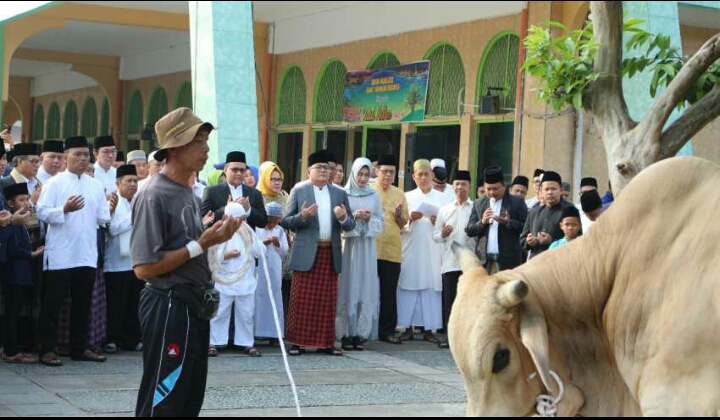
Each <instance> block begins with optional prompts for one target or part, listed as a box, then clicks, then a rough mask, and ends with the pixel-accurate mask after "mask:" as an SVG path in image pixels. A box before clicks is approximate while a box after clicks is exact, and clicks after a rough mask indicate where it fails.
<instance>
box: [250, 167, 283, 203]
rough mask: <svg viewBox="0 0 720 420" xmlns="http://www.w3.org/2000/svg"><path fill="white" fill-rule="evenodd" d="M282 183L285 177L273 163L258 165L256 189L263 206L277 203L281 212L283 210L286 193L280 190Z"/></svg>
mask: <svg viewBox="0 0 720 420" xmlns="http://www.w3.org/2000/svg"><path fill="white" fill-rule="evenodd" d="M283 182H285V175H284V174H283V172H282V170H281V169H280V167H279V166H277V165H276V164H275V163H274V162H265V163H263V164H262V165H260V183H259V184H258V186H257V189H258V190H260V192H261V193H262V195H263V200H264V201H265V205H267V204H268V203H278V204H280V205H281V206H282V208H283V210H284V209H285V204H286V203H287V200H288V193H286V192H285V191H283V189H282V187H283Z"/></svg>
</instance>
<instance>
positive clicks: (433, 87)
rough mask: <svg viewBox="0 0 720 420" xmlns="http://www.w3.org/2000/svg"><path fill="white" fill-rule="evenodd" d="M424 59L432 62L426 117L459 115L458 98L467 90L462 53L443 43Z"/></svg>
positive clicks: (429, 52) (437, 45) (432, 49)
mask: <svg viewBox="0 0 720 420" xmlns="http://www.w3.org/2000/svg"><path fill="white" fill-rule="evenodd" d="M424 59H425V60H430V80H429V81H428V92H427V105H426V108H425V115H426V116H428V117H433V116H435V117H439V116H448V115H458V97H459V95H460V92H461V91H463V90H464V89H465V66H464V65H463V61H462V57H461V56H460V53H459V52H458V50H457V49H456V48H455V47H454V46H452V45H451V44H449V43H447V42H441V43H438V44H436V45H434V46H433V47H432V48H431V49H430V50H429V51H428V53H427V54H425V57H424ZM460 100H463V101H464V98H460Z"/></svg>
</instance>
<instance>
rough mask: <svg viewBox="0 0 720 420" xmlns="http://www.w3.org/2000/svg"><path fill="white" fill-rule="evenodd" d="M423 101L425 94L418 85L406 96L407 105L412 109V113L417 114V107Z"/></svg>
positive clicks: (413, 86)
mask: <svg viewBox="0 0 720 420" xmlns="http://www.w3.org/2000/svg"><path fill="white" fill-rule="evenodd" d="M422 101H423V94H422V92H421V91H420V88H419V87H418V86H417V85H412V86H411V87H410V90H409V91H408V93H407V96H405V105H407V106H408V108H410V113H411V114H412V113H413V112H415V107H416V106H418V105H419V104H420V103H421V102H422Z"/></svg>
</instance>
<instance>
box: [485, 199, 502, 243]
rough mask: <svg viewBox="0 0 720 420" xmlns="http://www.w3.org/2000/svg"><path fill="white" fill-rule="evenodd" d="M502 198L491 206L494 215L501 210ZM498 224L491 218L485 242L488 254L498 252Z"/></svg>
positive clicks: (498, 213)
mask: <svg viewBox="0 0 720 420" xmlns="http://www.w3.org/2000/svg"><path fill="white" fill-rule="evenodd" d="M502 202H503V201H502V200H497V201H496V202H495V206H494V207H493V208H492V211H493V214H494V215H496V216H499V215H500V212H502ZM499 231H500V225H499V224H498V222H496V221H495V220H492V224H491V225H490V229H489V230H488V242H487V253H488V254H500V239H499V238H500V236H499Z"/></svg>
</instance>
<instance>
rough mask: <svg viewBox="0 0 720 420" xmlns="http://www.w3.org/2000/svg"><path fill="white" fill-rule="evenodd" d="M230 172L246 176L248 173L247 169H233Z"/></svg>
mask: <svg viewBox="0 0 720 420" xmlns="http://www.w3.org/2000/svg"><path fill="white" fill-rule="evenodd" d="M230 172H232V173H234V174H244V173H245V172H247V168H231V169H230Z"/></svg>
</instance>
